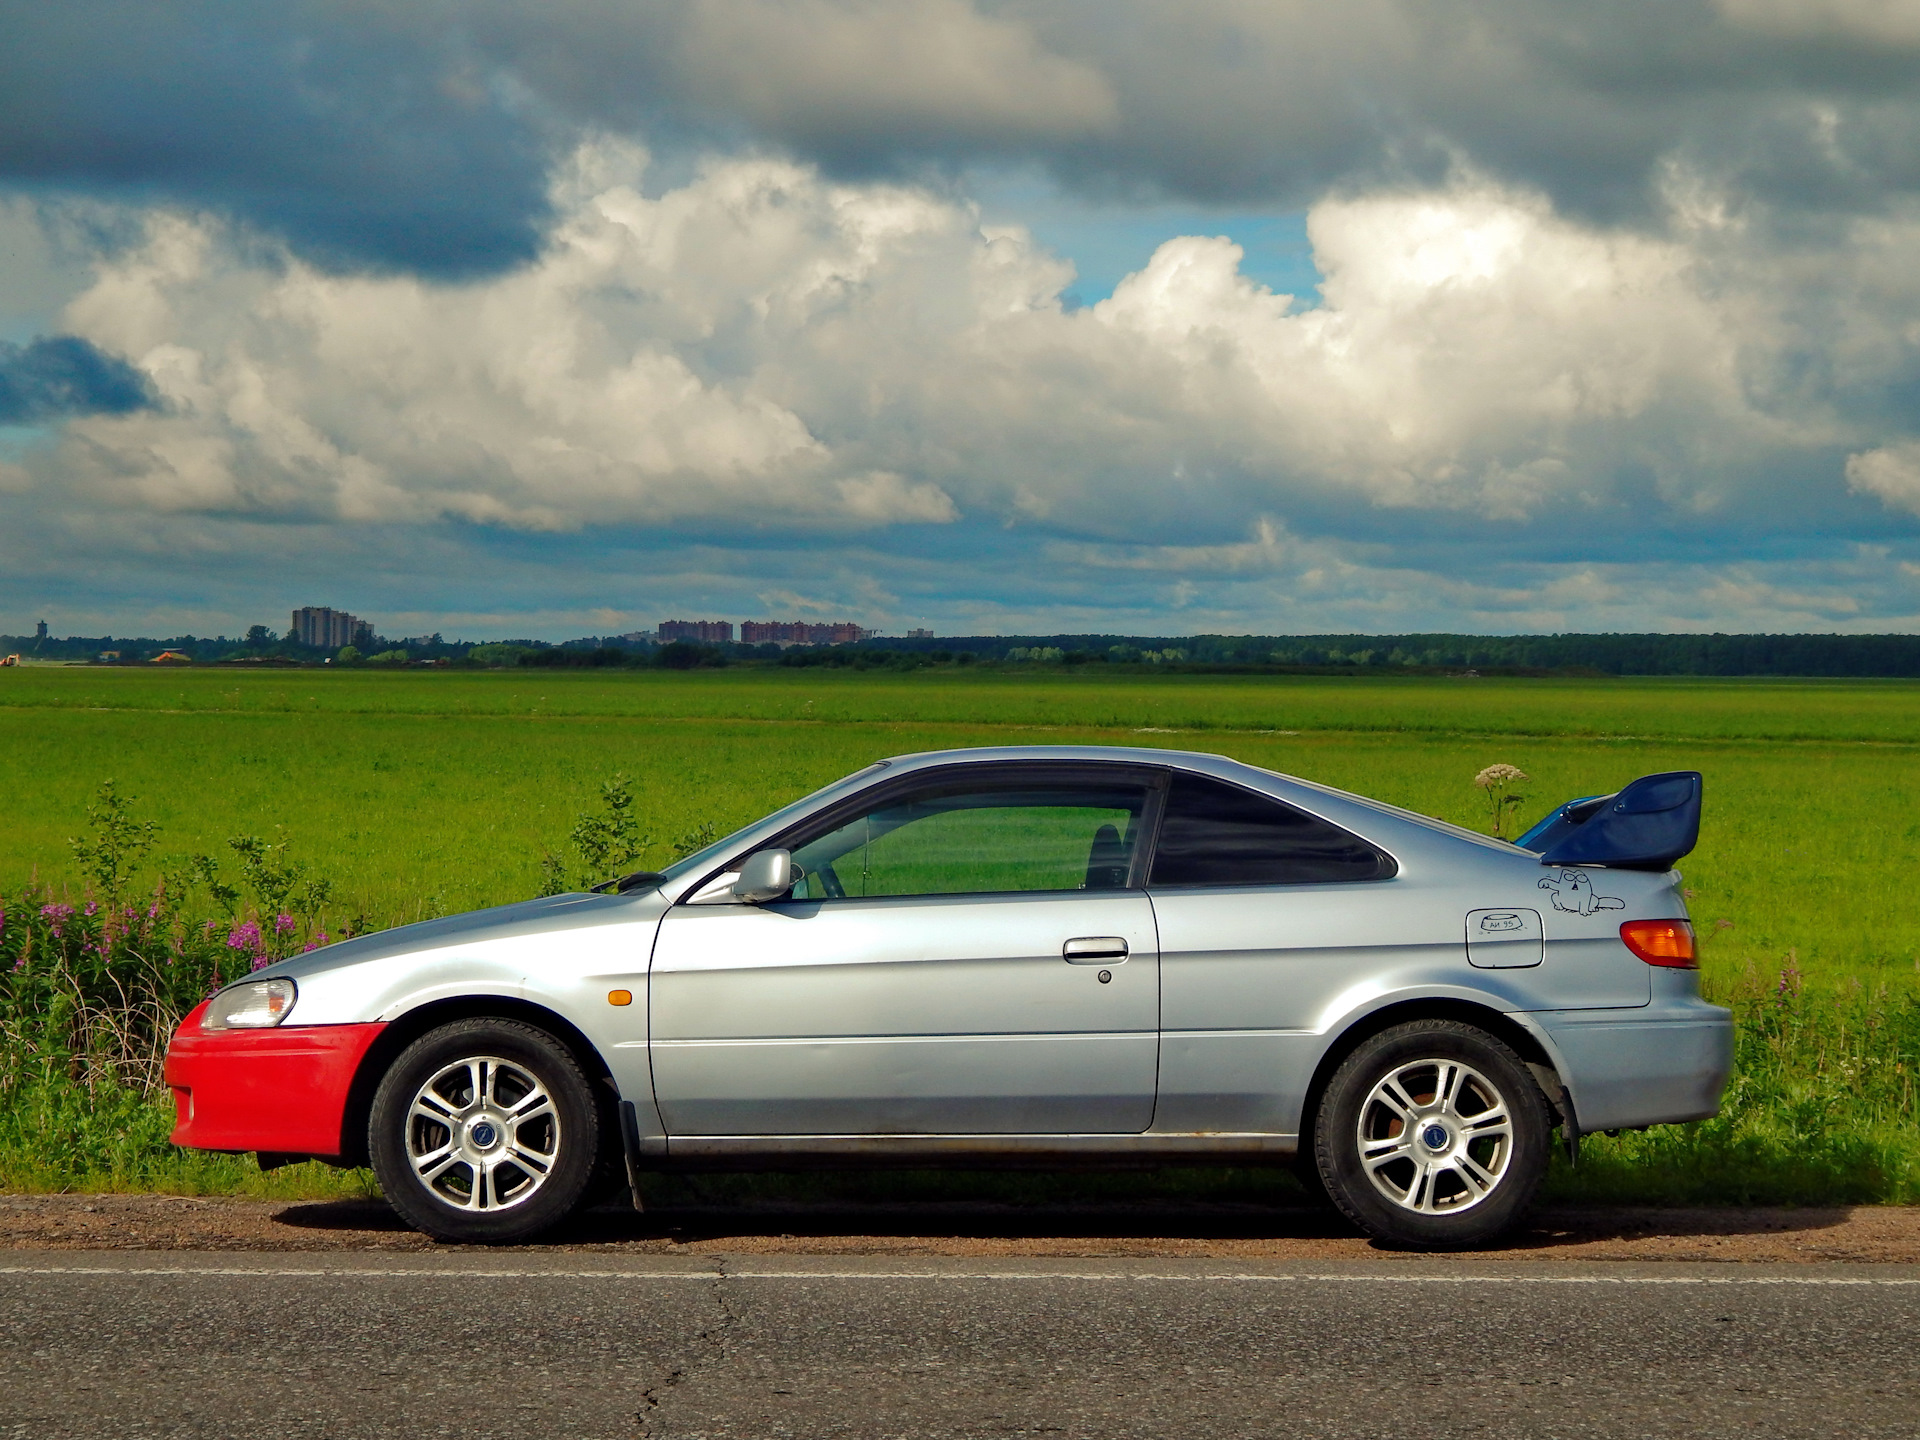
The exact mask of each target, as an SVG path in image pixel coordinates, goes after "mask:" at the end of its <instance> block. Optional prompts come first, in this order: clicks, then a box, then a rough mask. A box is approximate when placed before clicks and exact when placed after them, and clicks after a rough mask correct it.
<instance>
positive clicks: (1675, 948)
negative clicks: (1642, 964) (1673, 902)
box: [1620, 920, 1699, 970]
mask: <svg viewBox="0 0 1920 1440" xmlns="http://www.w3.org/2000/svg"><path fill="white" fill-rule="evenodd" d="M1620 938H1621V939H1622V940H1623V941H1625V942H1626V946H1627V949H1629V950H1631V951H1632V952H1633V953H1634V954H1636V955H1638V956H1639V957H1640V958H1641V959H1642V960H1644V961H1646V962H1647V964H1649V965H1659V966H1662V967H1664V968H1666V969H1669V970H1692V969H1696V968H1697V967H1698V965H1699V961H1697V960H1695V959H1694V954H1693V925H1692V924H1691V923H1690V922H1688V921H1686V920H1629V921H1627V923H1626V924H1624V925H1622V926H1621V927H1620Z"/></svg>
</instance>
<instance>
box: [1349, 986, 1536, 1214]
mask: <svg viewBox="0 0 1920 1440" xmlns="http://www.w3.org/2000/svg"><path fill="white" fill-rule="evenodd" d="M1551 1133H1552V1119H1551V1116H1550V1114H1549V1112H1548V1109H1547V1102H1546V1097H1545V1096H1543V1095H1542V1094H1541V1093H1540V1086H1539V1084H1538V1083H1537V1082H1536V1081H1535V1080H1534V1078H1533V1075H1532V1073H1531V1072H1530V1071H1529V1070H1528V1069H1527V1067H1526V1065H1525V1064H1524V1063H1523V1062H1522V1061H1521V1059H1520V1057H1519V1056H1518V1055H1516V1054H1515V1053H1514V1052H1513V1050H1512V1049H1511V1048H1510V1047H1508V1046H1507V1045H1505V1044H1503V1043H1502V1042H1501V1041H1500V1040H1498V1039H1496V1038H1495V1037H1494V1036H1492V1035H1489V1034H1488V1033H1487V1032H1486V1031H1484V1030H1481V1029H1478V1028H1476V1027H1474V1026H1472V1025H1467V1024H1463V1023H1462V1022H1460V1021H1457V1020H1416V1021H1413V1022H1411V1023H1408V1024H1405V1025H1396V1026H1394V1027H1392V1028H1391V1029H1388V1030H1383V1031H1381V1032H1380V1033H1379V1034H1378V1035H1374V1036H1371V1037H1369V1038H1368V1039H1367V1040H1365V1041H1363V1042H1361V1044H1360V1047H1359V1048H1358V1049H1356V1050H1355V1051H1354V1052H1353V1054H1351V1055H1349V1056H1348V1057H1347V1059H1346V1061H1345V1062H1344V1063H1343V1064H1342V1065H1341V1066H1340V1068H1339V1069H1338V1070H1336V1071H1335V1072H1334V1075H1333V1079H1332V1080H1331V1081H1330V1082H1329V1083H1328V1085H1327V1089H1326V1093H1325V1095H1324V1096H1323V1097H1322V1099H1321V1102H1320V1110H1319V1114H1318V1115H1317V1116H1316V1117H1315V1122H1314V1158H1315V1160H1316V1162H1317V1165H1318V1169H1319V1172H1320V1177H1321V1180H1322V1181H1323V1182H1324V1183H1325V1185H1326V1187H1327V1194H1328V1195H1329V1197H1330V1198H1331V1199H1332V1200H1333V1203H1334V1204H1335V1205H1337V1206H1338V1207H1339V1208H1340V1210H1341V1212H1342V1213H1343V1214H1345V1215H1346V1217H1347V1218H1348V1219H1349V1220H1351V1221H1353V1223H1354V1224H1356V1225H1358V1226H1359V1227H1360V1228H1361V1229H1362V1230H1364V1231H1366V1232H1367V1234H1369V1235H1371V1236H1373V1237H1374V1238H1376V1239H1378V1240H1383V1241H1386V1242H1387V1243H1388V1244H1391V1245H1398V1246H1404V1247H1407V1248H1409V1249H1420V1250H1456V1249H1464V1248H1466V1247H1468V1246H1473V1245H1481V1244H1485V1243H1486V1242H1487V1241H1489V1240H1491V1239H1493V1238H1494V1237H1495V1236H1497V1235H1499V1234H1501V1233H1502V1232H1503V1231H1505V1230H1507V1229H1508V1228H1509V1227H1511V1226H1512V1225H1513V1224H1514V1223H1515V1222H1516V1221H1518V1220H1519V1219H1520V1217H1521V1215H1522V1214H1523V1213H1525V1211H1526V1208H1527V1206H1528V1205H1529V1204H1531V1203H1532V1201H1533V1197H1534V1193H1535V1192H1536V1191H1537V1190H1538V1189H1539V1188H1540V1182H1541V1180H1542V1179H1543V1178H1544V1177H1545V1176H1546V1173H1547V1158H1548V1143H1549V1139H1550V1136H1551Z"/></svg>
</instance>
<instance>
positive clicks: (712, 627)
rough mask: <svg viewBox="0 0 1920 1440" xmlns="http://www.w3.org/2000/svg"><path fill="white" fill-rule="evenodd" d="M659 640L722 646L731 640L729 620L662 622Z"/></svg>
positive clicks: (731, 632) (731, 633)
mask: <svg viewBox="0 0 1920 1440" xmlns="http://www.w3.org/2000/svg"><path fill="white" fill-rule="evenodd" d="M660 639H661V641H662V642H663V643H665V642H669V641H673V640H696V641H698V642H699V643H700V644H702V645H724V644H727V643H728V642H730V641H731V640H732V639H733V622H732V621H731V620H662V621H661V622H660Z"/></svg>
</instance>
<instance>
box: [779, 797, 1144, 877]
mask: <svg viewBox="0 0 1920 1440" xmlns="http://www.w3.org/2000/svg"><path fill="white" fill-rule="evenodd" d="M1146 796H1147V789H1146V786H1145V785H1144V784H1137V785H1136V784H1128V783H1121V784H1114V783H1104V784H1098V785H1094V784H1086V785H1079V784H1072V783H1059V782H1053V783H1045V782H1041V783H1035V782H1025V783H1021V782H1014V783H1003V784H1001V785H991V784H986V783H982V782H979V781H975V782H974V783H972V784H970V785H969V784H965V783H960V782H948V784H947V785H945V786H943V787H940V788H932V789H928V790H925V791H917V792H914V793H911V794H908V795H904V796H898V797H896V798H894V799H892V800H890V801H888V802H887V803H885V804H883V805H881V806H879V807H878V808H876V809H874V810H871V811H869V812H868V813H866V814H864V815H861V816H859V817H857V818H855V819H853V820H850V821H847V822H845V823H843V824H841V825H838V826H835V827H834V828H833V829H832V830H830V831H828V832H826V833H825V834H821V835H816V836H814V837H812V838H811V839H806V840H802V841H800V842H799V843H798V844H796V845H795V847H794V852H793V859H794V863H795V864H796V865H797V866H799V867H800V868H801V869H802V870H804V871H805V872H806V873H805V877H804V878H803V879H802V880H801V882H800V884H799V885H798V886H796V887H795V889H794V892H793V898H794V899H796V900H838V899H863V898H872V897H875V896H894V895H982V894H996V893H1006V892H1018V891H1041V890H1054V891H1058V890H1087V889H1092V890H1117V889H1123V888H1125V886H1126V884H1127V881H1128V876H1129V872H1130V870H1131V867H1132V862H1133V851H1134V846H1135V845H1136V843H1137V842H1138V840H1139V835H1140V828H1141V825H1140V821H1141V816H1142V814H1143V813H1144V812H1145V809H1146Z"/></svg>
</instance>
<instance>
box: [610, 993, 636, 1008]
mask: <svg viewBox="0 0 1920 1440" xmlns="http://www.w3.org/2000/svg"><path fill="white" fill-rule="evenodd" d="M607 1004H609V1005H631V1004H633V991H631V990H609V991H607Z"/></svg>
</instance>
